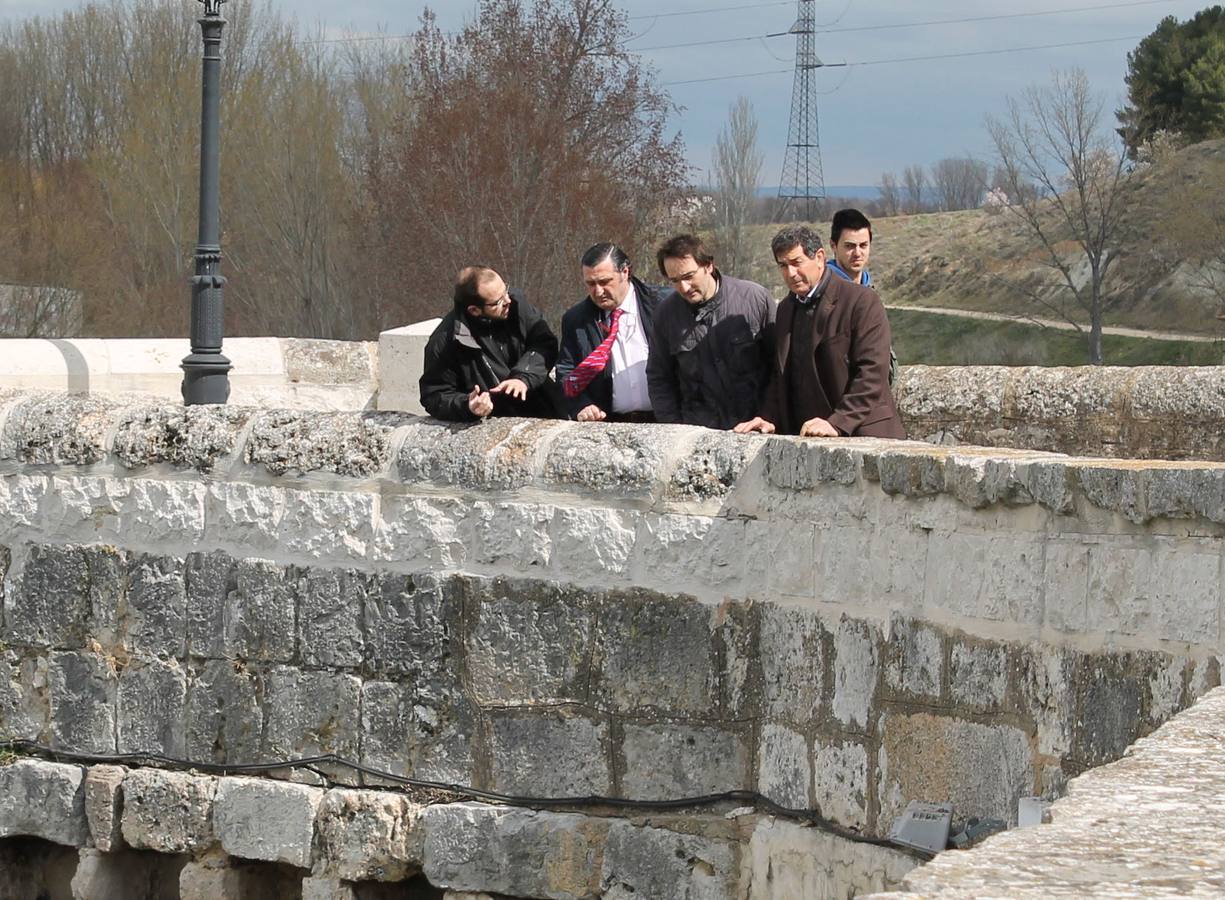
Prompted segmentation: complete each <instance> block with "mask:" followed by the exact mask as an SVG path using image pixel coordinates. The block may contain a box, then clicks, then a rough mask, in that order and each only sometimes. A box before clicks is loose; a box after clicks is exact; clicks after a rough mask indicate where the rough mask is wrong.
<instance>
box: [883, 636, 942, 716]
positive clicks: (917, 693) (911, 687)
mask: <svg viewBox="0 0 1225 900" xmlns="http://www.w3.org/2000/svg"><path fill="white" fill-rule="evenodd" d="M884 649H885V683H886V684H887V685H888V686H889V687H890V688H891V689H892V690H893V691H895V692H898V693H901V694H905V695H909V696H911V697H914V698H917V699H921V700H939V699H940V696H941V692H942V689H943V685H944V641H943V640H942V639H941V636H940V632H939V631H937V630H936V629H935V628H932V627H930V626H928V625H925V624H923V623H921V622H917V621H915V620H914V619H907V618H903V617H901V616H894V617H893V618H892V619H890V621H889V638H888V640H887V641H886V642H885V648H884Z"/></svg>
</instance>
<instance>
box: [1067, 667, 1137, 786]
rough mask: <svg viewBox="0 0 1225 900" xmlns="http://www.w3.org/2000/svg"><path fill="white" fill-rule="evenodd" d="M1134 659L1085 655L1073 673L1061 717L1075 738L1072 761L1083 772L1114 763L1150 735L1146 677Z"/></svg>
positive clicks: (1071, 750)
mask: <svg viewBox="0 0 1225 900" xmlns="http://www.w3.org/2000/svg"><path fill="white" fill-rule="evenodd" d="M1137 662H1138V661H1137V660H1136V659H1135V657H1133V655H1132V654H1106V653H1094V654H1083V655H1080V656H1078V657H1076V659H1075V665H1074V666H1073V669H1072V678H1071V687H1072V690H1073V692H1074V693H1073V694H1072V696H1068V697H1066V699H1065V704H1064V706H1063V707H1062V711H1063V715H1064V717H1065V718H1066V719H1067V720H1068V723H1069V727H1070V732H1071V738H1072V740H1071V746H1070V747H1069V755H1071V756H1072V757H1073V758H1074V759H1075V760H1076V761H1077V762H1078V763H1080V764H1081V765H1082V766H1084V767H1085V768H1088V767H1091V766H1100V765H1102V764H1103V763H1108V762H1113V761H1114V760H1116V759H1118V758H1119V757H1121V756H1122V755H1123V753H1124V752H1125V751H1126V750H1127V748H1128V747H1129V746H1130V745H1131V744H1132V742H1133V741H1135V740H1136V739H1137V738H1139V737H1142V736H1143V735H1144V734H1146V733H1147V732H1148V730H1149V726H1148V724H1147V723H1146V722H1145V721H1144V720H1145V717H1144V715H1143V710H1144V706H1145V700H1146V698H1147V697H1146V695H1147V694H1148V674H1149V671H1151V668H1153V666H1152V665H1151V663H1150V665H1143V664H1137Z"/></svg>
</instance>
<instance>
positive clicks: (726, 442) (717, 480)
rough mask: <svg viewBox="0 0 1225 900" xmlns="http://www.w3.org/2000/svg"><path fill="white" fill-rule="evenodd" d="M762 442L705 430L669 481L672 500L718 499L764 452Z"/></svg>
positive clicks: (667, 492)
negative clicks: (757, 456) (761, 452)
mask: <svg viewBox="0 0 1225 900" xmlns="http://www.w3.org/2000/svg"><path fill="white" fill-rule="evenodd" d="M761 447H762V441H761V440H760V439H759V438H757V437H755V436H751V435H744V434H732V433H731V432H727V431H709V430H703V431H702V432H701V433H699V435H698V438H697V440H696V441H695V442H694V444H693V446H692V447H690V448H689V452H688V453H685V454H684V455H683V456H682V457H681V459H680V460H679V461H678V462H677V464H676V468H675V469H673V470H672V477H671V478H669V479H668V486H667V490H666V496H667V497H668V498H669V499H670V500H680V501H690V502H691V501H695V500H696V501H703V500H719V499H721V498H723V497H726V496H727V494H728V493H729V492H730V491H731V489H732V486H733V485H734V484H735V483H736V479H737V478H739V477H740V475H741V474H742V473H743V472H744V470H745V469H746V468H748V465H749V463H750V462H751V461H752V459H753V458H754V457H755V456H756V455H757V453H758V452H759V451H760V450H761Z"/></svg>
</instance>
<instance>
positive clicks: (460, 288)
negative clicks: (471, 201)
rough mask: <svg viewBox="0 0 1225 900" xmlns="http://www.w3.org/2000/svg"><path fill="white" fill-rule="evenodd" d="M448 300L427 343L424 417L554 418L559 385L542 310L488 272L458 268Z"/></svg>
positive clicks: (554, 344) (551, 339)
mask: <svg viewBox="0 0 1225 900" xmlns="http://www.w3.org/2000/svg"><path fill="white" fill-rule="evenodd" d="M453 299H454V308H453V309H452V310H451V312H449V313H447V315H446V316H444V317H443V320H442V322H441V323H439V325H438V327H437V328H435V329H434V333H433V334H431V335H430V339H429V342H428V343H427V344H426V345H425V366H424V372H423V373H422V375H421V382H420V384H421V405H422V406H424V407H425V409H426V412H428V413H429V414H430V415H431V416H433V417H434V418H436V419H447V420H449V421H454V422H463V421H472V420H474V419H483V418H485V417H487V416H536V417H539V418H546V419H552V418H557V416H558V412H559V403H558V397H557V385H556V384H555V383H554V382H553V380H552V379H551V378H550V377H549V370H550V369H552V368H553V363H554V362H555V361H556V360H557V338H556V337H555V336H554V334H553V332H552V330H551V329H550V328H549V324H548V322H546V321H545V320H544V317H543V316H542V315H541V314H540V312H539V311H537V310H536V309H535V308H534V307H533V306H532V305H531V304H529V303H528V302H527V301H526V300H524V299H523V297H522V296H521V295H520V293H519V292H518V291H516V290H513V289H511V288H508V287H507V286H506V282H505V281H503V280H502V276H501V275H499V274H498V273H497V272H495V271H494V270H493V269H491V268H489V267H487V266H467V267H465V268H463V269H461V270H460V272H459V275H458V276H457V279H456V283H455V294H454V298H453Z"/></svg>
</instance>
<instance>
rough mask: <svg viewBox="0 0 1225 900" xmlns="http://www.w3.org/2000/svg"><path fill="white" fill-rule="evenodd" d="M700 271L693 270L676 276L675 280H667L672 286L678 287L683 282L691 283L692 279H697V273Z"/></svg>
mask: <svg viewBox="0 0 1225 900" xmlns="http://www.w3.org/2000/svg"><path fill="white" fill-rule="evenodd" d="M701 271H702V270H701V269H694V270H693V271H692V272H686V273H685V274H684V275H677V276H676V277H675V278H669V279H668V281H670V282H671V283H672V284H673V285H679V284H681V283H682V282H684V281H688V282H692V281H693V279H694V278H696V277H697V274H698V272H701Z"/></svg>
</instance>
